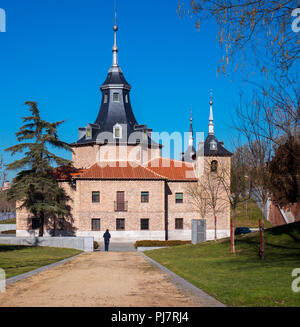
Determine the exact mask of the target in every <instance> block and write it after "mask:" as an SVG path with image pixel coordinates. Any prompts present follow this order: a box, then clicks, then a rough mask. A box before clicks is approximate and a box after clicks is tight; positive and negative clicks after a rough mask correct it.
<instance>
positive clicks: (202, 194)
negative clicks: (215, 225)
mask: <svg viewBox="0 0 300 327" xmlns="http://www.w3.org/2000/svg"><path fill="white" fill-rule="evenodd" d="M186 193H187V195H188V198H189V202H190V203H191V205H192V206H193V207H194V208H195V209H196V210H197V211H198V212H199V215H200V217H201V218H202V219H205V218H206V214H207V211H208V194H207V190H206V186H205V184H204V183H203V181H202V180H198V181H197V183H189V184H188V186H187V188H186Z"/></svg>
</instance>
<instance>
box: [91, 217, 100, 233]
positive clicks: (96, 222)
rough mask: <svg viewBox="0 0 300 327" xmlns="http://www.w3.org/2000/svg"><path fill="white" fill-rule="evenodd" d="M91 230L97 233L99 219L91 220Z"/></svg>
mask: <svg viewBox="0 0 300 327" xmlns="http://www.w3.org/2000/svg"><path fill="white" fill-rule="evenodd" d="M92 230H93V231H99V230H100V219H99V218H93V219H92Z"/></svg>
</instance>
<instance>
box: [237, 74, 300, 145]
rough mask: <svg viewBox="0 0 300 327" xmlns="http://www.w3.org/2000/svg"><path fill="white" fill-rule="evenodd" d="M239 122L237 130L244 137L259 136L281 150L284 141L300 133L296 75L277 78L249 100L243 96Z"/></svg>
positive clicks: (299, 88)
mask: <svg viewBox="0 0 300 327" xmlns="http://www.w3.org/2000/svg"><path fill="white" fill-rule="evenodd" d="M236 109H237V110H236V114H237V117H238V120H239V122H238V123H236V122H234V127H235V128H236V129H237V130H238V131H239V132H242V133H244V129H245V127H247V129H248V131H247V133H250V132H252V133H253V134H258V136H259V137H263V138H265V139H266V140H267V141H271V142H272V143H273V145H275V146H279V145H280V144H281V143H282V137H283V138H285V139H286V138H287V139H290V138H291V137H296V136H297V135H299V132H300V82H299V78H298V76H296V75H294V74H284V78H282V79H276V76H273V79H272V82H271V83H264V84H263V85H260V84H258V83H255V88H254V89H253V93H252V95H251V97H250V100H249V99H246V96H245V95H244V94H241V100H240V105H239V106H237V107H236Z"/></svg>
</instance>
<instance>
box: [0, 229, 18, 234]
mask: <svg viewBox="0 0 300 327" xmlns="http://www.w3.org/2000/svg"><path fill="white" fill-rule="evenodd" d="M0 234H16V230H6V231H3V232H0Z"/></svg>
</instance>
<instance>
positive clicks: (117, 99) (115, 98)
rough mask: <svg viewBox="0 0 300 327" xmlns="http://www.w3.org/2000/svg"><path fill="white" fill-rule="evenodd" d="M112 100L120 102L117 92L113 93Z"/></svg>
mask: <svg viewBox="0 0 300 327" xmlns="http://www.w3.org/2000/svg"><path fill="white" fill-rule="evenodd" d="M113 101H114V102H120V99H119V93H113Z"/></svg>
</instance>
